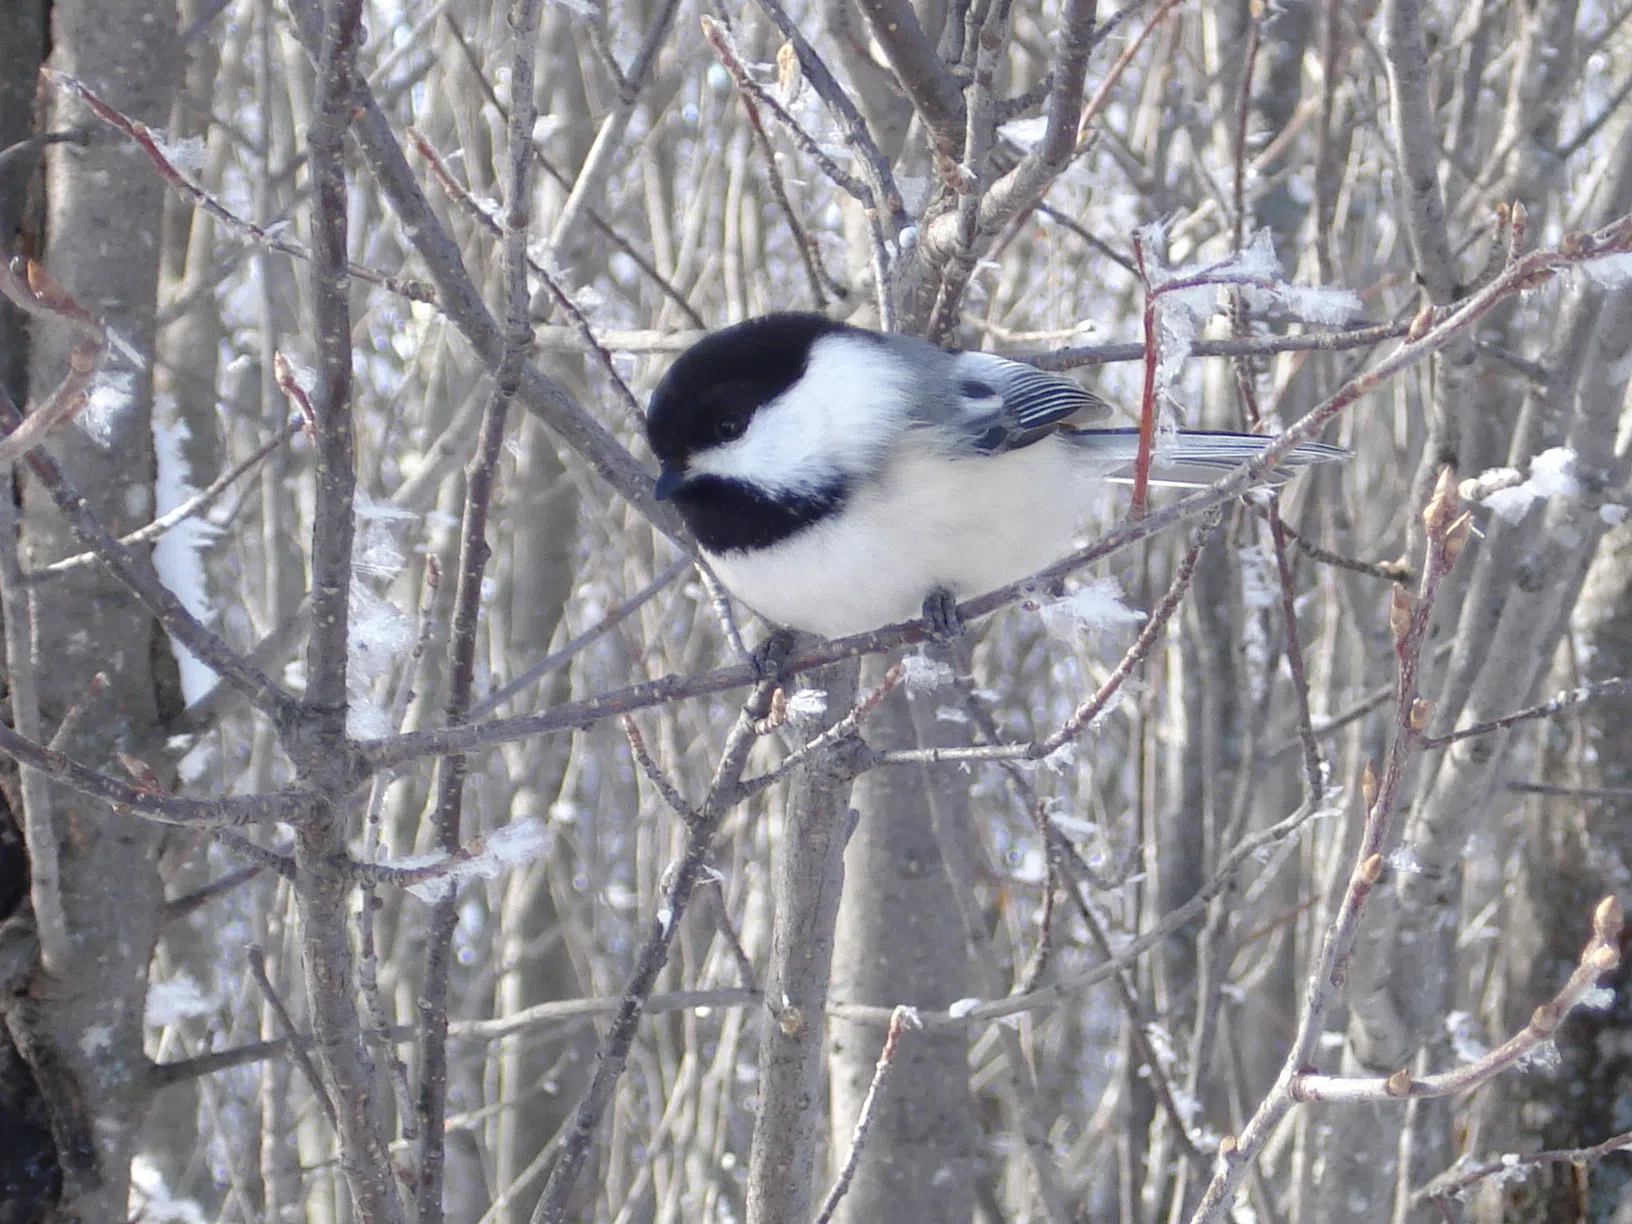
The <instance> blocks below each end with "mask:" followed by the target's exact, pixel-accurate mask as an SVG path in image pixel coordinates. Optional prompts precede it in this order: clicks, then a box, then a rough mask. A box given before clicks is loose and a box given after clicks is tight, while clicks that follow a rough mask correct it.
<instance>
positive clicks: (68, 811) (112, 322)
mask: <svg viewBox="0 0 1632 1224" xmlns="http://www.w3.org/2000/svg"><path fill="white" fill-rule="evenodd" d="M175 21H176V14H175V10H174V8H173V7H172V6H166V5H164V4H160V3H143V2H140V0H138V2H137V3H133V4H128V5H119V6H117V7H115V8H111V9H110V8H107V7H105V6H102V5H99V4H94V3H75V2H73V0H70V2H68V3H58V4H55V5H54V7H53V9H52V30H51V36H52V45H53V64H54V66H56V67H57V68H60V69H61V70H63V71H65V72H69V73H72V74H74V75H75V76H77V77H79V78H80V79H82V80H84V81H85V82H86V83H88V84H89V85H90V86H91V87H92V88H93V89H95V90H97V91H98V92H100V93H101V94H102V96H104V97H105V98H108V99H109V100H110V101H111V102H112V103H113V104H114V105H116V106H119V107H120V108H122V109H123V110H125V111H126V112H127V113H129V114H131V115H134V116H136V117H138V118H141V119H144V120H146V121H147V122H150V123H153V124H155V125H162V124H163V123H164V122H165V121H166V120H167V119H168V117H169V114H170V100H171V98H172V96H173V93H174V89H175V82H176V80H177V79H178V78H179V76H180V67H181V56H180V47H179V45H178V43H177V40H176V36H175ZM51 116H52V118H51V122H52V123H53V125H63V126H66V125H68V124H71V123H83V122H85V116H84V114H83V112H82V111H79V110H77V109H75V108H73V107H70V106H68V105H66V104H63V103H62V102H61V101H60V98H59V99H56V100H54V102H53V105H52V107H51ZM161 204H162V188H161V186H160V184H159V182H158V180H157V178H156V177H155V176H154V175H153V174H152V172H151V170H150V169H149V168H148V167H147V165H146V164H145V163H144V162H143V160H142V159H141V157H140V156H139V154H138V153H136V151H135V150H133V149H132V148H131V147H130V146H129V145H128V144H127V143H125V142H123V141H117V140H114V139H110V138H109V137H108V136H107V135H106V134H105V133H99V134H98V135H97V137H96V138H94V139H93V140H92V141H91V143H90V145H89V147H87V148H84V149H76V148H70V147H64V146H58V147H56V148H55V149H53V151H52V153H51V156H50V159H49V171H48V174H47V178H46V209H47V214H46V240H45V245H44V248H43V251H42V256H43V258H42V262H43V263H44V265H45V267H46V269H47V270H48V271H49V273H50V274H51V275H52V276H53V277H55V278H56V279H57V280H59V281H60V282H61V283H62V284H63V285H65V286H66V287H67V289H68V291H69V292H70V293H72V294H74V295H75V297H76V298H77V299H78V301H79V302H80V304H81V305H82V306H84V307H85V308H86V309H88V310H90V311H92V312H93V313H95V314H97V315H99V316H100V317H101V318H102V319H103V320H105V322H106V323H107V325H108V326H109V327H110V328H111V329H112V330H113V331H114V332H116V333H117V334H118V335H119V336H120V337H121V338H122V339H123V340H124V341H125V342H126V343H128V344H129V345H130V346H131V347H132V348H133V349H134V350H135V351H136V352H137V353H140V354H144V355H146V354H152V353H153V351H154V311H155V303H156V301H157V284H158V275H159V267H158V260H159V246H158V243H157V242H156V240H155V235H156V234H157V231H158V226H159V217H160V211H161ZM66 352H67V338H66V337H65V335H64V334H63V330H62V329H61V328H60V327H56V326H52V325H50V324H46V325H43V326H42V325H40V324H38V323H37V322H36V324H35V326H34V329H33V353H32V357H31V361H30V365H29V370H30V374H29V388H30V398H31V400H33V399H35V398H38V397H40V396H43V395H44V394H46V393H47V392H48V391H49V390H50V388H51V387H53V386H55V384H56V382H57V381H58V380H59V379H60V378H61V376H62V373H63V369H64V361H65V356H66ZM113 360H114V361H115V362H116V363H117V365H118V366H122V367H124V370H125V373H126V374H127V375H128V376H129V379H130V388H131V393H130V399H129V403H128V405H126V406H125V407H123V409H122V410H121V411H119V412H118V413H117V414H115V415H113V416H112V417H111V418H110V419H109V420H108V421H107V423H106V430H107V435H108V436H107V437H106V438H105V439H98V440H93V439H92V438H91V437H89V436H87V435H86V434H85V433H82V432H81V431H79V430H76V429H69V430H67V431H64V433H63V434H62V435H61V436H60V437H59V439H58V441H57V442H56V444H55V449H56V453H57V455H58V458H59V460H60V462H61V464H62V466H63V468H64V470H65V471H66V473H67V474H68V476H69V478H70V479H71V480H72V481H73V482H74V484H76V485H77V486H78V487H79V488H80V489H81V491H82V492H83V493H84V495H85V497H86V498H87V502H88V504H89V506H90V508H91V510H92V511H93V512H94V513H95V514H96V515H97V517H98V518H99V519H100V520H101V522H102V523H103V524H104V525H105V526H106V527H108V528H109V529H110V530H112V531H114V532H116V533H120V532H125V531H128V530H130V529H132V528H134V527H136V526H139V525H140V524H142V523H144V522H146V521H147V519H148V518H149V517H150V516H151V513H152V481H153V450H152V442H151V434H150V432H149V430H150V425H149V413H150V409H151V384H150V381H149V380H150V377H151V375H150V372H149V369H132V368H130V364H129V360H128V358H124V357H118V358H115V359H113ZM22 499H23V506H22V516H23V548H24V555H25V562H26V563H29V564H33V565H39V564H43V563H45V562H48V561H51V560H55V559H56V558H58V557H61V556H63V555H66V554H69V553H74V552H78V551H79V545H78V544H77V543H76V541H75V539H74V537H73V535H72V534H71V533H70V532H69V530H68V528H67V527H66V525H65V524H64V522H63V520H62V518H61V516H60V515H59V514H58V512H57V510H56V508H55V507H54V506H53V505H52V504H51V500H50V499H49V498H48V497H46V496H44V495H43V494H41V493H40V492H39V491H38V490H37V489H35V488H34V487H33V486H30V485H26V484H25V485H24V487H23V492H22ZM36 598H37V603H36V609H37V634H38V638H37V644H36V649H35V653H36V657H37V658H38V659H40V660H49V664H50V665H49V666H45V667H42V668H41V669H40V671H39V676H38V684H39V691H40V702H41V713H42V716H43V718H44V720H45V725H46V726H47V728H50V727H52V726H54V725H55V723H56V721H57V720H58V719H60V718H61V717H62V716H63V714H64V713H65V712H66V711H67V710H68V709H69V708H70V707H71V706H73V705H74V704H76V703H78V702H80V701H81V700H83V699H84V698H85V693H86V688H87V686H88V685H89V683H90V681H91V677H92V676H93V675H95V674H97V673H98V672H101V673H104V674H106V676H107V678H108V686H107V689H106V690H105V691H104V692H103V694H102V695H101V697H100V698H99V699H98V704H97V708H96V716H95V717H93V718H88V719H86V720H85V722H83V723H82V724H81V726H80V729H79V730H78V732H77V733H76V734H75V735H74V736H73V737H72V741H71V743H69V744H67V745H65V748H66V750H67V751H68V752H70V753H72V754H73V755H74V756H75V757H77V758H78V759H79V760H81V761H84V762H86V763H88V764H91V765H94V766H96V767H98V768H101V769H104V770H107V771H109V772H112V773H122V772H123V770H122V769H121V768H120V766H119V763H118V761H117V759H116V757H115V753H116V752H118V751H123V752H126V753H129V754H130V755H131V756H133V757H136V758H139V759H142V760H144V761H148V762H150V763H152V764H154V765H155V766H157V767H161V768H162V759H161V750H162V745H163V738H162V728H161V725H160V721H159V716H160V713H161V694H160V685H159V683H158V679H157V675H156V672H155V669H154V666H153V660H154V658H155V652H156V651H159V650H167V649H168V647H167V645H166V644H165V643H164V642H163V639H162V637H161V636H158V635H156V632H155V630H156V626H155V624H154V622H153V620H152V618H151V617H150V616H149V615H148V614H147V613H146V612H144V611H142V610H141V608H139V607H138V606H137V604H136V602H135V600H134V599H133V598H132V597H131V596H130V595H129V594H128V593H127V592H126V591H125V590H124V588H123V587H121V586H120V584H119V583H117V582H116V581H114V579H113V578H112V577H111V576H109V575H108V574H107V573H106V572H105V571H101V570H99V569H84V570H80V571H79V572H78V573H77V574H75V575H73V576H70V577H68V578H66V579H64V580H62V581H61V582H59V583H55V584H51V585H48V586H46V587H44V588H42V589H40V590H38V591H37V594H36ZM51 800H52V804H53V807H54V817H55V832H56V837H57V841H58V852H59V856H60V867H61V872H62V876H61V894H62V902H63V908H64V910H65V911H66V913H67V915H68V918H69V922H70V931H69V942H70V952H69V963H68V964H65V965H62V966H50V967H49V968H50V971H49V972H44V971H42V973H41V974H40V976H38V977H37V978H36V980H35V982H34V984H33V985H32V987H31V990H30V999H29V1001H28V1002H27V1003H26V1004H23V1003H21V1002H19V1003H18V1004H17V1005H15V1006H14V1007H12V1008H11V1009H10V1012H9V1015H8V1021H9V1027H10V1029H11V1032H12V1035H13V1037H14V1038H15V1039H16V1040H17V1043H18V1047H19V1049H20V1050H21V1051H22V1053H23V1056H24V1058H25V1059H26V1060H27V1061H28V1062H29V1063H30V1064H31V1065H32V1066H33V1067H34V1070H35V1073H36V1074H37V1075H39V1076H40V1078H41V1083H42V1086H47V1094H46V1102H47V1106H48V1109H49V1111H50V1113H51V1121H52V1129H53V1132H54V1134H55V1136H56V1142H57V1147H58V1158H59V1160H60V1161H61V1163H62V1167H63V1174H64V1205H63V1211H64V1212H65V1213H72V1214H74V1215H76V1216H78V1217H79V1218H83V1219H120V1218H123V1217H124V1215H125V1213H126V1199H127V1184H128V1182H127V1176H128V1172H127V1171H128V1165H129V1161H130V1157H131V1155H132V1152H133V1149H134V1145H135V1143H136V1142H137V1141H138V1139H139V1127H138V1124H139V1122H140V1120H141V1117H142V1114H143V1112H144V1110H145V1109H146V1107H147V1101H148V1086H147V1070H148V1061H147V1058H146V1055H145V1054H144V1053H143V1047H142V1039H143V1033H142V1013H143V1000H144V997H145V993H146V985H147V972H148V959H149V956H150V955H151V953H152V949H153V944H154V940H155V938H156V937H157V933H158V924H159V914H160V906H161V905H162V903H163V900H164V890H163V885H162V883H161V880H160V877H159V872H158V861H157V859H158V854H159V852H160V849H161V846H162V845H163V843H164V840H165V835H164V833H163V831H162V830H161V829H160V828H158V827H157V826H154V825H150V824H146V823H144V822H141V821H139V820H136V819H134V818H133V817H132V816H130V815H129V814H123V815H121V814H115V813H113V812H111V811H110V810H108V809H107V808H106V807H104V806H102V805H100V804H98V803H94V802H92V801H89V800H87V799H85V798H84V797H82V796H78V795H71V794H68V793H66V792H61V791H53V792H52V794H51Z"/></svg>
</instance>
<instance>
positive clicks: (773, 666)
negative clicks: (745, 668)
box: [749, 629, 798, 688]
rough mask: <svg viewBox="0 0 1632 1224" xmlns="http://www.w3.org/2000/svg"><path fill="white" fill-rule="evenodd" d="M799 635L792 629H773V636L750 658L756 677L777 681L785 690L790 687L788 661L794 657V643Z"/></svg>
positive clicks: (756, 648)
mask: <svg viewBox="0 0 1632 1224" xmlns="http://www.w3.org/2000/svg"><path fill="white" fill-rule="evenodd" d="M797 640H798V634H796V633H795V632H794V631H793V630H792V629H773V630H772V631H771V636H770V637H768V638H766V639H765V640H764V641H763V642H761V643H760V644H759V645H758V646H756V647H754V653H753V655H752V656H750V660H749V661H750V662H752V663H753V665H754V675H755V676H757V677H758V678H759V679H760V680H775V681H776V682H777V684H779V685H781V686H782V687H783V688H787V687H788V681H789V680H790V679H791V677H790V676H789V675H788V673H787V666H788V660H789V659H791V658H792V657H793V647H794V643H795V642H796V641H797Z"/></svg>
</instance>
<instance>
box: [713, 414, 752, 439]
mask: <svg viewBox="0 0 1632 1224" xmlns="http://www.w3.org/2000/svg"><path fill="white" fill-rule="evenodd" d="M747 429H748V418H747V417H745V416H744V415H743V414H742V413H740V412H728V413H726V414H725V415H724V416H722V417H721V418H720V419H719V420H718V421H716V422H714V437H715V438H716V439H717V440H718V441H721V442H735V441H736V440H737V439H738V438H740V437H742V435H743V434H744V433H745V432H747Z"/></svg>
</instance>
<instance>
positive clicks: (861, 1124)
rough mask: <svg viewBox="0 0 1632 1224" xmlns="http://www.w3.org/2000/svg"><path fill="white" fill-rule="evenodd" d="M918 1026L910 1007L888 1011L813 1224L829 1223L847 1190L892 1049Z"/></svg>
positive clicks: (891, 1062)
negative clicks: (839, 1162) (840, 1159)
mask: <svg viewBox="0 0 1632 1224" xmlns="http://www.w3.org/2000/svg"><path fill="white" fill-rule="evenodd" d="M922 1027H923V1025H922V1024H920V1023H919V1021H918V1015H917V1013H916V1012H915V1011H914V1010H913V1009H912V1008H910V1007H905V1006H903V1007H897V1008H896V1009H895V1010H894V1011H893V1012H891V1013H890V1026H889V1028H888V1030H887V1031H886V1032H885V1034H884V1048H883V1049H882V1050H880V1051H879V1053H878V1064H877V1066H875V1067H874V1068H873V1080H872V1083H870V1084H868V1085H867V1095H866V1096H865V1097H864V1098H863V1099H862V1102H861V1112H860V1113H859V1114H857V1115H856V1125H855V1129H854V1130H853V1131H851V1132H850V1151H849V1153H848V1154H847V1155H846V1156H845V1158H844V1166H843V1167H842V1168H841V1169H840V1170H839V1175H838V1177H837V1178H835V1179H834V1181H833V1185H832V1187H831V1188H830V1189H829V1190H828V1192H827V1197H825V1198H824V1199H822V1206H821V1209H820V1210H818V1211H817V1212H816V1216H815V1220H814V1224H829V1222H830V1221H831V1220H832V1219H833V1213H834V1212H835V1211H837V1210H838V1208H839V1200H840V1199H842V1198H843V1197H844V1195H845V1192H846V1191H848V1190H849V1189H850V1183H851V1182H852V1181H853V1180H854V1179H855V1176H856V1168H857V1167H858V1166H859V1165H860V1164H861V1154H862V1152H863V1151H864V1150H865V1149H866V1147H867V1135H868V1132H869V1131H871V1130H872V1129H873V1117H874V1115H875V1114H876V1113H877V1112H878V1103H879V1102H880V1101H881V1100H883V1098H884V1088H885V1085H886V1084H887V1083H888V1082H889V1078H890V1069H891V1068H892V1067H894V1066H895V1052H896V1050H897V1049H898V1048H899V1047H900V1045H901V1035H902V1034H903V1033H905V1032H906V1031H907V1030H908V1029H909V1028H911V1029H920V1028H922Z"/></svg>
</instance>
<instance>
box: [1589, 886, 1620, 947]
mask: <svg viewBox="0 0 1632 1224" xmlns="http://www.w3.org/2000/svg"><path fill="white" fill-rule="evenodd" d="M1625 917H1626V915H1625V914H1623V913H1622V912H1621V901H1620V898H1619V897H1617V896H1615V895H1614V894H1613V893H1611V894H1610V895H1609V896H1607V897H1605V898H1604V899H1603V900H1602V901H1600V902H1598V908H1597V909H1595V910H1593V911H1592V933H1593V934H1594V935H1596V936H1597V937H1598V938H1599V939H1611V940H1612V939H1618V938H1620V934H1621V923H1622V921H1623V920H1624V919H1625Z"/></svg>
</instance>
